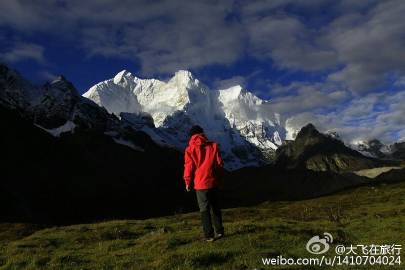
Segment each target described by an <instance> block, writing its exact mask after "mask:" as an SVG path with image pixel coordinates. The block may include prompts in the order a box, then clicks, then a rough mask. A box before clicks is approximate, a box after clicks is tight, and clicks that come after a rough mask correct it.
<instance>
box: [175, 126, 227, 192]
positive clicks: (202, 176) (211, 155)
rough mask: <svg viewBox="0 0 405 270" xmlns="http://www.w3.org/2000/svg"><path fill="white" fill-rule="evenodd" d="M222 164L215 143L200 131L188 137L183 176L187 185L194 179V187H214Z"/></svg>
mask: <svg viewBox="0 0 405 270" xmlns="http://www.w3.org/2000/svg"><path fill="white" fill-rule="evenodd" d="M223 166H224V162H223V161H222V158H221V154H220V152H219V146H218V144H217V143H215V142H211V141H208V139H207V137H205V135H204V134H202V133H201V134H195V135H193V136H192V137H191V138H190V141H189V143H188V146H187V148H186V150H185V153H184V174H183V178H184V181H185V182H186V185H187V186H189V185H190V183H191V181H194V189H209V188H213V187H216V186H217V185H218V178H219V177H220V175H221V174H222V170H223Z"/></svg>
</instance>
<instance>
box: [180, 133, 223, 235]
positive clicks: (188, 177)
mask: <svg viewBox="0 0 405 270" xmlns="http://www.w3.org/2000/svg"><path fill="white" fill-rule="evenodd" d="M189 135H190V140H189V143H188V146H187V148H186V150H185V153H184V174H183V178H184V181H185V183H186V190H187V191H190V190H191V186H192V185H193V184H194V189H195V190H196V195H197V202H198V207H199V208H200V212H201V223H202V227H203V231H204V236H205V240H206V241H208V242H211V241H214V239H215V238H214V229H213V228H212V223H211V214H210V212H211V210H212V219H213V223H214V228H215V233H216V238H221V237H222V236H223V235H224V227H223V225H222V214H221V208H220V207H219V202H218V189H217V187H218V184H219V183H218V181H220V177H221V176H222V173H223V166H224V162H223V160H222V158H221V154H220V151H219V145H218V144H217V143H215V142H211V141H209V140H208V139H207V137H206V136H205V135H204V130H203V129H202V128H201V127H200V126H193V127H192V128H191V130H190V133H189Z"/></svg>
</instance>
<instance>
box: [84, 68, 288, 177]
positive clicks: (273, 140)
mask: <svg viewBox="0 0 405 270" xmlns="http://www.w3.org/2000/svg"><path fill="white" fill-rule="evenodd" d="M83 96H84V97H87V98H89V99H91V100H93V101H94V102H96V103H97V104H99V105H100V106H103V107H104V108H106V109H107V110H108V111H109V112H111V113H114V114H115V115H117V116H120V117H121V119H122V120H124V121H125V122H127V123H129V124H130V123H133V122H136V123H137V128H140V126H139V121H138V120H136V119H137V118H139V115H141V118H145V113H146V114H149V115H150V116H151V118H152V119H153V125H154V126H155V128H153V127H152V126H151V125H150V123H149V124H148V125H145V126H144V127H141V129H142V130H143V131H145V132H146V133H148V134H149V135H150V136H151V137H152V138H153V139H154V140H155V141H156V142H159V143H164V144H167V145H171V146H174V147H175V148H177V149H179V150H183V149H184V148H185V146H186V144H187V140H188V135H187V133H188V130H189V129H190V127H191V126H192V125H194V124H198V125H201V126H202V127H203V128H204V130H205V132H206V134H207V136H208V137H209V138H210V139H212V140H215V141H218V142H219V143H220V145H221V149H222V152H223V155H224V159H225V160H226V164H227V167H228V168H229V169H236V168H240V167H243V166H248V165H260V164H263V163H264V162H265V161H268V159H269V157H270V156H271V155H272V154H274V151H275V149H277V147H278V146H279V145H281V144H282V141H283V140H284V139H285V137H286V131H285V129H284V127H283V126H282V125H281V123H280V115H279V114H277V113H275V112H273V110H272V108H271V104H270V103H269V102H268V101H265V100H262V99H260V98H258V97H257V96H255V95H254V94H252V93H251V92H248V91H246V90H245V89H243V88H242V87H241V86H234V87H231V88H228V89H218V90H212V89H208V87H207V86H206V85H204V84H203V83H201V82H200V81H199V80H198V79H196V78H194V77H193V75H192V74H191V73H190V72H189V71H185V70H180V71H178V72H176V73H175V75H174V76H173V77H172V78H171V79H170V80H168V81H161V80H156V79H140V78H138V77H136V76H134V75H132V74H131V73H130V72H128V71H126V70H123V71H121V72H119V73H118V74H117V75H116V76H115V77H114V78H112V79H109V80H106V81H103V82H100V83H98V84H96V85H94V86H93V87H91V88H90V89H89V90H88V91H87V92H86V93H85V94H84V95H83ZM140 122H142V121H140Z"/></svg>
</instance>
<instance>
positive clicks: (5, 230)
mask: <svg viewBox="0 0 405 270" xmlns="http://www.w3.org/2000/svg"><path fill="white" fill-rule="evenodd" d="M404 200H405V182H404V183H397V184H392V185H380V186H377V187H360V188H356V189H353V190H350V191H345V192H341V193H338V194H335V195H331V196H327V197H322V198H317V199H312V200H305V201H297V202H267V203H263V204H260V205H258V206H255V207H246V208H236V209H227V210H224V212H223V216H224V226H225V229H226V237H225V238H223V239H220V240H218V241H215V242H213V243H206V242H202V241H200V238H201V227H200V220H199V213H190V214H182V215H176V216H170V217H162V218H155V219H148V220H123V221H108V222H102V223H95V224H82V225H74V226H65V227H53V228H41V227H37V226H34V225H30V224H1V225H0V269H270V268H271V267H270V266H264V265H263V264H262V263H261V258H262V257H276V256H277V255H282V256H283V257H294V258H298V257H316V255H311V254H309V253H308V252H307V251H306V249H305V244H306V242H307V241H308V240H309V239H310V238H311V237H312V236H314V235H320V234H322V233H323V232H330V233H331V234H332V235H333V236H334V243H333V246H334V244H345V245H350V244H353V245H357V244H401V245H405V233H404V232H405V231H404V230H405V203H404ZM333 246H332V247H331V249H330V250H329V251H328V253H326V255H327V256H332V255H334V248H333ZM404 252H405V251H404ZM403 267H404V266H403V263H402V264H401V267H382V266H380V267H379V266H377V265H376V266H369V265H366V266H364V267H363V268H362V269H388V268H390V269H391V268H393V269H401V268H402V269H403ZM273 268H276V269H316V268H315V267H314V266H312V267H311V266H306V267H296V268H294V267H290V268H288V267H286V266H279V267H278V268H277V267H272V269H273ZM322 268H323V269H326V268H327V267H322ZM335 268H337V269H361V267H359V266H351V267H350V266H341V267H335Z"/></svg>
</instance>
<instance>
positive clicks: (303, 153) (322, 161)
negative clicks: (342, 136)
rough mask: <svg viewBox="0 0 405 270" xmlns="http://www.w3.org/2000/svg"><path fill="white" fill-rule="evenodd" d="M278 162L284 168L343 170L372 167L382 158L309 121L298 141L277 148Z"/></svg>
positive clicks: (297, 138) (299, 134) (300, 133)
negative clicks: (342, 139)
mask: <svg viewBox="0 0 405 270" xmlns="http://www.w3.org/2000/svg"><path fill="white" fill-rule="evenodd" d="M276 164H277V166H281V167H285V168H306V169H310V170H314V171H334V172H344V171H353V170H360V169H365V168H372V167H375V166H377V165H378V164H379V161H377V160H375V159H372V158H368V157H365V156H363V155H361V154H360V153H359V152H357V151H355V150H352V149H350V148H348V147H346V146H345V145H344V143H343V142H342V141H340V140H338V139H335V138H333V137H331V136H328V135H325V134H322V133H320V132H319V131H318V130H316V128H315V127H314V126H313V125H312V124H308V125H307V126H305V127H303V128H302V129H301V131H300V132H299V133H298V135H297V137H296V139H295V141H291V142H289V143H287V144H285V145H283V146H281V147H279V148H278V149H277V151H276Z"/></svg>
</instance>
